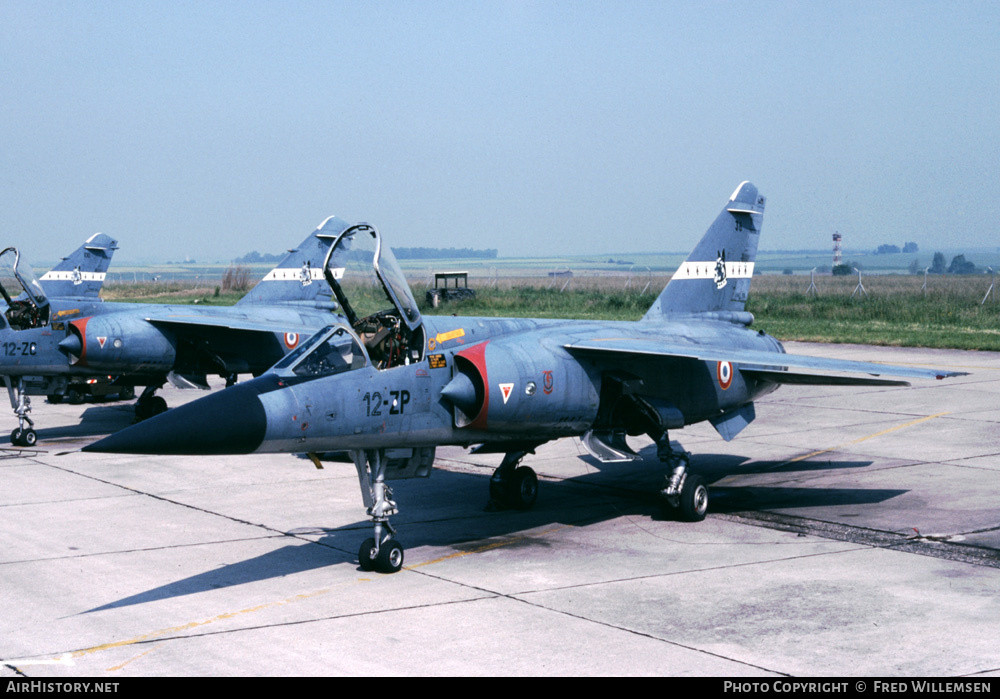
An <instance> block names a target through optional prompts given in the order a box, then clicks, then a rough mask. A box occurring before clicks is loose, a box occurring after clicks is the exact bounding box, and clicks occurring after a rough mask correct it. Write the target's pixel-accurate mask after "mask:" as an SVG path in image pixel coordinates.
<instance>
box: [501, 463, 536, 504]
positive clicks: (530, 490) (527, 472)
mask: <svg viewBox="0 0 1000 699" xmlns="http://www.w3.org/2000/svg"><path fill="white" fill-rule="evenodd" d="M537 499H538V476H537V475H535V471H534V470H533V469H531V468H530V467H528V466H519V467H517V468H516V469H514V473H513V474H512V475H511V478H510V483H509V484H508V487H507V505H508V506H509V507H511V508H513V509H515V510H530V509H531V508H532V507H534V506H535V501H536V500H537Z"/></svg>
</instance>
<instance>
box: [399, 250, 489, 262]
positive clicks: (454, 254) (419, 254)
mask: <svg viewBox="0 0 1000 699" xmlns="http://www.w3.org/2000/svg"><path fill="white" fill-rule="evenodd" d="M392 252H393V253H394V254H395V255H396V259H397V260H427V259H439V258H458V257H462V258H470V259H476V260H495V259H496V256H497V251H496V250H475V249H473V248H393V249H392Z"/></svg>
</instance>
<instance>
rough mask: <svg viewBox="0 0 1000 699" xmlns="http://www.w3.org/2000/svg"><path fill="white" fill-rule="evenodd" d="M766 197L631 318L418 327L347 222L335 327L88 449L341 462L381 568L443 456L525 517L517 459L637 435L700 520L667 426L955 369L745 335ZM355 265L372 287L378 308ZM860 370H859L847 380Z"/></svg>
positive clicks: (747, 202) (406, 300)
mask: <svg viewBox="0 0 1000 699" xmlns="http://www.w3.org/2000/svg"><path fill="white" fill-rule="evenodd" d="M764 204H765V201H764V197H763V196H761V195H760V194H759V193H758V191H757V188H756V187H754V186H753V185H752V184H750V183H748V182H744V183H742V184H740V186H739V187H737V188H736V191H735V192H733V194H732V196H731V197H730V198H729V200H728V202H727V203H726V205H725V207H724V208H723V210H722V212H721V213H720V214H719V216H718V218H716V220H715V222H714V223H713V224H712V225H711V227H710V228H709V229H708V232H707V233H706V234H705V236H704V237H703V238H702V240H701V242H699V243H698V245H697V247H696V248H695V249H694V251H693V252H692V253H691V254H690V256H689V257H688V258H687V260H686V261H685V262H684V263H683V264H682V265H681V266H680V268H679V269H678V270H677V273H676V274H675V275H674V276H673V278H672V279H671V281H670V282H669V284H667V286H666V288H665V289H664V290H663V292H662V293H661V294H660V296H659V297H658V298H657V299H656V302H655V303H654V304H653V306H652V307H651V308H650V309H649V311H648V312H647V313H646V314H645V316H644V317H643V318H642V319H641V320H639V321H636V322H601V321H574V320H531V319H510V318H507V319H491V318H471V317H464V318H463V317H450V316H437V317H421V315H420V313H419V312H418V310H417V305H416V303H415V301H414V299H413V295H412V294H411V292H410V289H409V287H408V286H407V285H406V282H405V280H404V278H403V275H402V273H401V272H400V270H399V268H398V266H397V265H396V264H395V261H394V259H393V257H392V253H391V252H390V251H389V249H388V248H387V247H386V246H385V245H384V244H383V243H382V240H381V236H380V235H379V233H378V231H377V230H376V229H375V228H374V227H373V226H370V225H367V224H358V225H355V226H352V227H351V228H348V229H347V230H345V231H344V232H343V233H341V234H340V236H339V237H338V238H337V240H336V241H335V242H334V244H333V246H332V247H331V249H330V252H329V254H328V255H327V259H326V262H325V264H324V274H325V276H326V278H327V280H328V282H329V283H330V285H331V287H332V288H333V290H334V293H335V294H336V296H337V299H338V301H339V302H340V305H341V308H342V309H343V311H344V314H345V316H346V322H343V323H335V324H332V325H331V326H330V327H328V328H326V329H324V330H323V331H321V332H319V333H317V334H316V335H314V336H313V337H312V338H310V339H309V341H308V342H306V343H304V344H303V345H302V346H301V347H299V348H298V349H297V350H296V351H295V352H292V353H290V354H289V355H287V356H286V357H285V358H284V359H282V360H281V361H280V362H278V363H277V364H276V365H275V366H274V367H273V368H272V369H271V370H270V371H268V372H267V373H265V374H264V375H262V376H260V377H258V378H256V379H254V380H253V381H249V382H247V383H244V384H240V385H238V386H234V387H232V388H228V389H226V390H224V391H221V392H218V393H215V394H213V395H210V396H207V397H205V398H202V399H199V400H197V401H194V402H192V403H189V404H187V405H184V406H182V407H179V408H176V409H175V410H172V411H170V412H169V413H166V414H164V415H160V416H158V417H156V418H154V419H152V420H149V421H147V422H144V423H141V424H138V425H135V426H132V427H129V428H127V429H125V430H123V431H121V432H118V433H116V434H113V435H110V436H109V437H106V438H105V439H102V440H100V441H98V442H96V443H95V444H93V445H90V446H88V447H85V448H84V451H99V452H125V453H149V454H243V453H260V452H298V453H309V454H312V455H313V456H315V454H316V453H319V452H328V451H348V452H349V453H350V454H351V456H352V458H353V461H354V464H355V466H356V469H357V472H358V478H359V482H360V484H361V492H362V498H363V500H364V503H365V506H366V507H367V508H368V514H369V516H370V517H371V518H372V527H373V533H372V536H371V537H370V538H368V539H366V540H365V541H364V542H363V543H362V545H361V548H360V550H359V553H358V557H359V563H360V565H361V567H362V568H363V569H365V570H372V569H375V570H379V571H381V572H385V573H391V572H395V571H397V570H399V569H400V567H401V566H402V565H403V548H402V545H401V544H400V543H399V541H398V540H397V539H396V531H395V529H394V528H393V527H392V525H391V524H390V522H389V517H390V516H391V515H393V514H395V513H396V512H397V510H398V507H397V504H396V502H395V501H394V500H393V495H392V491H391V489H390V488H389V486H388V485H387V483H386V481H387V480H388V479H390V478H393V477H395V476H398V475H414V474H416V475H427V474H429V472H430V470H431V464H432V462H433V455H434V452H433V450H434V448H435V447H437V446H438V445H446V444H447V445H463V446H471V445H478V446H477V450H478V451H480V452H497V453H503V454H504V455H505V456H504V458H503V461H502V463H501V465H500V466H499V468H497V469H496V471H495V472H494V474H493V476H492V478H491V479H490V483H489V491H490V498H491V502H492V504H494V505H495V506H497V507H509V508H519V509H527V508H530V507H531V506H532V505H533V504H534V502H535V499H536V497H537V494H538V478H537V476H536V474H535V472H534V471H533V470H532V469H531V468H530V467H528V466H519V463H520V461H521V460H522V459H523V458H524V456H525V455H527V454H528V453H532V452H533V451H534V449H535V448H537V447H538V446H539V445H541V444H543V443H545V442H547V441H550V440H554V439H559V438H562V437H571V436H578V437H581V438H582V442H583V444H584V445H585V446H586V448H587V449H588V450H589V451H590V453H591V454H592V455H593V456H595V457H596V458H598V459H600V460H601V461H622V460H629V459H634V458H636V454H635V452H634V451H633V450H632V449H631V448H630V447H629V445H628V442H627V437H628V436H629V435H639V434H646V435H648V436H649V437H651V438H652V439H653V440H654V441H655V442H656V446H657V455H658V457H659V459H660V460H661V462H662V463H663V464H664V466H665V467H666V476H665V483H664V486H663V488H662V490H661V493H660V494H661V497H662V499H663V501H664V503H665V505H666V506H667V507H668V508H670V509H672V510H674V511H675V512H676V513H677V514H678V515H679V516H680V517H681V518H683V519H685V520H691V521H698V520H701V519H703V518H704V517H705V514H706V512H707V510H708V502H709V492H708V488H707V486H706V483H705V480H704V479H703V478H702V477H701V476H700V475H699V474H697V473H694V472H692V471H691V470H689V463H690V454H689V453H688V452H686V451H684V450H683V448H682V447H681V446H680V445H679V444H678V443H677V442H673V441H671V440H670V438H669V436H668V433H669V431H670V430H677V429H680V428H682V427H684V426H685V425H690V424H694V423H697V422H701V421H703V420H708V421H709V422H710V423H711V424H712V425H713V426H714V427H715V429H716V430H717V431H718V432H719V434H720V435H721V436H722V438H723V439H726V440H731V439H733V438H734V437H735V436H736V435H737V434H738V433H739V432H740V431H741V430H743V429H744V428H745V427H746V426H747V425H748V424H749V423H750V422H751V421H752V420H753V419H754V417H755V409H754V401H755V400H757V399H758V398H760V397H761V396H764V395H766V394H768V393H770V392H771V391H774V390H775V389H776V388H778V387H779V386H780V385H781V384H785V383H792V384H795V383H807V384H836V385H860V386H872V385H908V384H907V383H906V382H905V381H902V380H899V379H889V378H875V377H878V376H883V375H885V376H898V377H909V378H921V379H932V378H937V379H940V378H943V377H946V376H954V375H956V373H957V372H950V371H942V370H937V369H923V368H914V367H899V366H889V365H883V364H874V363H864V362H854V361H842V360H836V359H824V358H817V357H808V356H796V355H790V354H786V353H785V350H784V348H783V347H782V345H781V343H780V342H778V340H776V339H775V338H773V337H770V336H768V335H766V334H765V333H764V332H762V331H756V330H753V329H752V328H751V327H750V325H751V323H752V322H753V317H752V315H751V314H750V313H748V312H746V310H745V303H746V300H747V296H748V293H749V288H750V280H751V277H752V275H753V271H754V260H755V257H756V254H757V243H758V240H759V237H760V230H761V223H762V219H763V213H764ZM361 271H367V272H368V273H369V274H373V275H374V276H375V278H376V279H377V281H378V286H379V287H380V288H381V290H382V291H383V292H384V296H385V298H384V299H382V300H381V303H376V300H375V299H374V297H373V296H372V294H371V293H370V292H371V290H372V286H371V285H370V284H368V283H366V282H362V281H361V280H362V278H363V277H362V276H361V275H360V274H358V272H361ZM858 373H860V374H867V375H868V376H852V375H851V374H858ZM394 452H395V453H394ZM399 456H402V458H401V459H399V458H396V459H393V458H390V457H399Z"/></svg>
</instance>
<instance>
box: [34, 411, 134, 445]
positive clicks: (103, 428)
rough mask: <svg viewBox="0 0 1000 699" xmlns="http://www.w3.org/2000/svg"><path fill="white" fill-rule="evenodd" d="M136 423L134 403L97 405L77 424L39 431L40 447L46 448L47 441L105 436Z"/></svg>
mask: <svg viewBox="0 0 1000 699" xmlns="http://www.w3.org/2000/svg"><path fill="white" fill-rule="evenodd" d="M134 421H135V408H134V407H133V405H132V403H124V402H122V403H103V404H102V403H95V404H94V405H93V406H92V407H89V408H87V409H86V410H84V411H83V414H82V415H81V416H80V421H79V422H77V423H74V424H71V425H59V426H58V427H45V428H41V429H39V430H37V432H38V441H39V446H40V447H41V446H44V443H43V442H44V441H45V440H56V439H66V438H68V437H94V436H103V435H106V434H110V433H112V432H117V431H118V430H123V429H125V428H126V427H128V426H129V425H131V424H132V423H133V422H134Z"/></svg>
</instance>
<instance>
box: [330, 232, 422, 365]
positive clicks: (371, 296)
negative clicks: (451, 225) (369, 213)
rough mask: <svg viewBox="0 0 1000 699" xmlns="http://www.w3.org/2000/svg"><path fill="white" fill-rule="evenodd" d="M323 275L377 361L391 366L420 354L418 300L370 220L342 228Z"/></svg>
mask: <svg viewBox="0 0 1000 699" xmlns="http://www.w3.org/2000/svg"><path fill="white" fill-rule="evenodd" d="M323 275H324V276H325V277H326V281H327V283H328V284H329V285H330V288H332V289H333V293H334V295H336V297H337V302H338V303H339V304H340V307H341V310H342V312H343V313H344V315H345V316H347V319H348V322H349V323H350V326H351V329H352V330H353V331H354V333H355V334H356V335H357V337H358V338H359V340H360V341H361V343H362V344H363V345H364V347H365V350H366V351H367V353H368V356H369V357H370V358H371V361H372V364H373V365H374V366H375V367H377V368H379V369H389V368H392V367H394V366H400V365H403V364H412V363H414V362H419V361H420V360H421V359H422V358H423V347H424V334H423V326H422V319H421V317H420V312H419V311H418V310H417V302H416V301H415V300H414V298H413V294H412V293H411V292H410V286H409V284H407V283H406V277H404V276H403V272H402V270H401V269H400V268H399V263H398V262H396V258H395V256H394V255H393V254H392V250H391V249H390V248H389V247H388V246H385V245H383V244H382V238H381V236H380V235H379V232H378V230H377V229H376V228H375V227H374V226H370V225H368V224H366V223H359V224H357V225H355V226H351V227H350V228H348V229H347V230H345V231H344V232H343V233H341V234H340V236H339V237H338V238H337V240H336V241H334V243H333V245H331V246H330V250H329V252H328V253H327V256H326V260H325V261H324V263H323Z"/></svg>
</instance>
